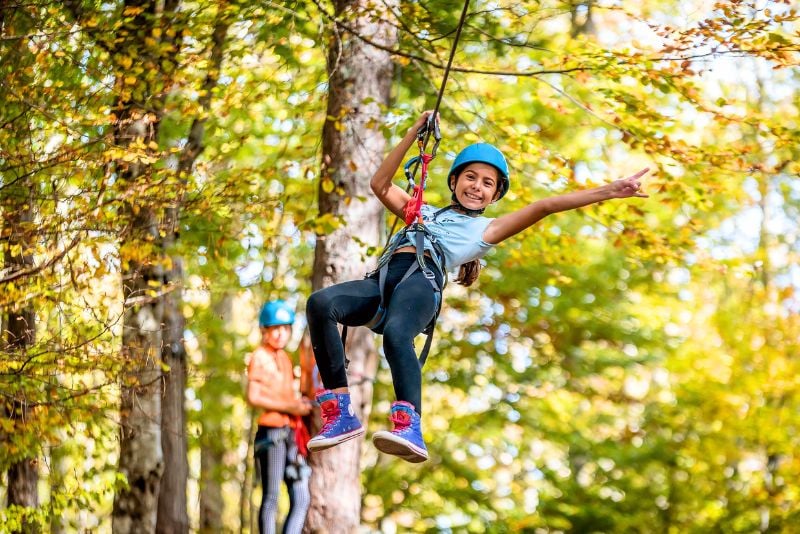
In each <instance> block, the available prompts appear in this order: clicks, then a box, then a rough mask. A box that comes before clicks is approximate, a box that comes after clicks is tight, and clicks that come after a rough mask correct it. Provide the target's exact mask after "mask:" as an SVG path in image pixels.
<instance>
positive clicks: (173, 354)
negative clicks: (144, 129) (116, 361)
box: [156, 2, 230, 534]
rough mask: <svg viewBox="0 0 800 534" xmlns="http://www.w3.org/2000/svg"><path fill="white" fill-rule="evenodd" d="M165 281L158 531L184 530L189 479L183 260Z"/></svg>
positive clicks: (192, 149) (223, 24)
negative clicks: (168, 289)
mask: <svg viewBox="0 0 800 534" xmlns="http://www.w3.org/2000/svg"><path fill="white" fill-rule="evenodd" d="M226 5H227V3H226V2H220V4H219V6H218V10H219V11H218V13H217V19H216V23H215V25H214V32H213V34H212V41H211V51H210V58H211V62H210V65H209V69H208V73H207V74H206V78H205V81H204V86H203V97H202V98H201V99H200V104H201V106H202V107H203V108H207V107H208V106H209V104H210V102H211V95H212V94H213V91H212V90H213V88H214V86H216V85H217V80H218V79H219V71H220V68H221V66H222V59H223V51H224V46H225V36H226V35H227V33H228V26H229V25H230V18H229V14H228V12H227V11H226V10H225V9H226ZM205 117H206V116H205V115H203V117H202V118H196V119H195V120H194V121H193V122H192V125H191V127H190V129H189V135H188V142H187V144H186V146H185V147H184V149H183V151H182V152H181V155H180V158H179V163H178V169H177V171H178V178H179V180H178V183H179V184H180V187H183V186H184V185H185V183H186V179H187V176H188V175H189V173H191V172H192V167H193V166H194V162H195V161H196V160H197V158H198V156H199V155H200V154H201V153H202V152H203V150H204V149H205V145H204V143H203V136H204V132H205V122H206V118H205ZM182 193H183V192H182V191H181V193H180V194H179V195H178V201H177V202H176V203H175V205H174V206H173V207H171V208H169V209H167V210H166V214H165V221H164V226H165V239H164V250H165V251H167V252H169V251H170V250H171V249H172V248H173V247H174V246H175V245H176V244H177V242H178V235H179V222H180V212H181V209H182V207H183V194H182ZM169 264H170V265H171V267H172V268H171V269H170V270H169V271H168V272H167V273H166V277H165V283H166V284H168V285H169V286H171V289H170V291H169V292H168V293H167V295H166V298H165V301H164V336H165V337H164V345H163V350H162V355H161V356H162V358H163V361H164V363H165V364H166V365H167V367H168V369H169V370H168V372H166V373H165V374H164V397H163V399H162V402H163V405H162V426H161V430H162V435H161V440H162V445H163V448H164V461H165V464H164V476H163V478H162V481H161V484H162V489H161V493H160V495H159V499H158V522H157V525H156V531H157V532H159V533H161V534H180V533H186V532H189V516H188V513H187V510H186V487H187V483H188V479H189V462H188V458H187V456H188V447H187V443H186V407H185V404H184V391H185V389H186V376H187V362H186V349H185V346H184V339H183V331H184V329H185V327H186V320H185V318H184V316H183V312H182V311H181V301H182V291H181V289H182V287H183V260H182V259H181V257H180V256H178V255H177V254H174V253H173V254H172V256H171V258H170V262H169Z"/></svg>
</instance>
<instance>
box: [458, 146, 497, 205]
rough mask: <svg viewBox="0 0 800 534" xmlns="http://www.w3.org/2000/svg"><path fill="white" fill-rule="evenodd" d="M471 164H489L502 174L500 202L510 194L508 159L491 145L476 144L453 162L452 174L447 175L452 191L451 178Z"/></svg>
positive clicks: (460, 153)
mask: <svg viewBox="0 0 800 534" xmlns="http://www.w3.org/2000/svg"><path fill="white" fill-rule="evenodd" d="M470 163H488V164H489V165H491V166H492V167H494V168H495V169H497V171H498V172H499V173H500V183H499V184H498V187H499V188H500V189H499V190H500V194H499V195H498V197H497V199H498V200H500V199H501V198H503V196H505V194H506V193H507V192H508V188H509V185H510V184H509V181H508V163H506V158H505V157H504V156H503V153H502V152H500V151H499V150H498V149H497V147H495V146H494V145H490V144H489V143H475V144H474V145H469V146H468V147H467V148H465V149H464V150H462V151H461V152H459V153H458V156H456V159H455V161H453V166H452V167H450V172H449V173H448V174H447V177H448V179H447V185H448V186H449V187H450V191H454V190H453V184H452V183H451V182H450V176H453V175H456V176H458V173H460V172H461V170H462V169H463V168H464V167H465V166H467V165H469V164H470Z"/></svg>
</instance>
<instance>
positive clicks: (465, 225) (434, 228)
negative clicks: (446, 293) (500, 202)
mask: <svg viewBox="0 0 800 534" xmlns="http://www.w3.org/2000/svg"><path fill="white" fill-rule="evenodd" d="M439 209H440V208H437V207H435V206H431V205H429V204H425V205H423V206H422V209H421V213H422V220H423V221H424V222H425V227H426V228H427V229H428V230H429V231H430V233H431V234H433V236H434V237H435V238H436V242H437V243H438V245H439V246H440V247H441V249H442V251H443V252H444V265H443V266H442V267H443V269H442V270H443V271H445V272H446V271H451V270H454V269H456V268H457V267H458V266H460V265H462V264H464V263H467V262H470V261H472V260H474V259H478V258H482V257H483V256H484V254H486V253H487V252H488V251H489V249H491V248H492V247H493V246H494V245H492V244H490V243H487V242H486V241H484V240H483V231H484V230H486V227H487V226H489V223H490V222H492V221H493V220H494V219H490V218H488V217H481V216H478V217H470V216H469V215H464V214H463V213H459V212H458V211H455V210H452V209H450V210H445V211H443V212H442V213H440V214H439V215H437V216H436V218H435V219H434V217H433V215H434V214H435V213H436V212H437V211H439ZM402 236H403V234H402V233H401V232H399V233H397V234H395V235H394V236H393V237H392V239H391V241H390V245H389V246H390V248H391V246H392V244H394V242H395V241H397V240H398V239H402ZM406 236H407V238H406V242H405V243H398V248H399V247H404V246H406V245H415V240H416V232H412V231H409V232H406ZM425 250H427V251H430V253H431V256H432V257H434V258H436V257H437V253H436V249H435V248H434V247H433V244H432V243H431V242H430V239H429V237H428V236H427V235H426V236H425Z"/></svg>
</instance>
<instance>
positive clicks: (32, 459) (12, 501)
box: [2, 180, 39, 532]
mask: <svg viewBox="0 0 800 534" xmlns="http://www.w3.org/2000/svg"><path fill="white" fill-rule="evenodd" d="M3 196H4V198H3V208H4V209H3V212H4V217H5V221H4V224H3V226H4V228H3V232H2V233H3V237H7V239H8V244H9V246H8V248H6V253H5V255H4V258H3V260H4V263H5V268H6V269H7V270H10V271H13V270H15V269H27V268H30V267H31V266H33V255H32V254H31V252H30V246H29V244H28V241H29V240H30V239H31V237H30V236H31V235H33V187H32V186H31V185H30V183H29V182H28V180H22V181H21V182H20V183H19V184H17V185H15V186H12V187H9V188H7V190H6V192H5V194H4V195H3ZM18 246H21V247H22V250H21V252H19V253H14V252H12V251H13V250H14V249H15V248H16V247H18ZM3 326H4V333H5V335H4V338H5V339H4V340H3V343H4V345H5V347H6V350H8V351H9V352H11V353H18V354H19V360H20V361H22V360H24V358H25V354H26V352H27V350H28V348H29V347H30V346H31V345H33V343H34V341H35V337H36V313H35V311H34V310H33V309H31V308H30V307H29V306H23V307H20V308H14V309H11V310H9V311H8V313H7V315H6V317H5V320H4V321H3ZM7 410H8V412H9V416H10V418H11V419H14V420H15V424H19V425H24V424H25V420H26V418H27V414H28V405H27V402H26V401H25V398H24V397H23V398H16V399H14V401H13V402H12V403H11V404H10V405H9V406H8V408H7ZM7 476H8V492H7V498H6V500H7V502H8V505H18V506H23V507H27V508H36V507H37V506H39V493H38V489H37V483H38V481H39V470H38V461H37V458H36V456H26V457H23V458H22V459H20V460H18V461H17V462H15V463H13V464H11V466H10V467H9V469H8V472H7ZM22 532H35V527H34V525H32V524H29V523H26V522H23V525H22Z"/></svg>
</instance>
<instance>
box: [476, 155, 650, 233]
mask: <svg viewBox="0 0 800 534" xmlns="http://www.w3.org/2000/svg"><path fill="white" fill-rule="evenodd" d="M649 170H650V168H649V167H648V168H645V169H642V170H641V171H639V172H637V173H636V174H634V175H633V176H629V177H628V178H623V179H621V180H616V181H614V182H611V183H610V184H606V185H601V186H600V187H595V188H593V189H584V190H582V191H573V192H572V193H567V194H565V195H559V196H555V197H550V198H543V199H542V200H537V201H536V202H532V203H531V204H528V205H527V206H525V207H524V208H522V209H520V210H517V211H515V212H513V213H509V214H507V215H502V216H500V217H498V218H497V219H495V220H493V221H492V222H491V223H490V224H489V226H487V227H486V230H485V231H484V232H483V240H484V241H486V242H487V243H493V244H497V243H500V242H501V241H504V240H506V239H508V238H509V237H511V236H513V235H516V234H518V233H519V232H521V231H523V230H525V229H526V228H528V227H530V226H533V225H534V224H536V223H537V222H539V221H540V220H542V219H544V218H545V217H547V216H548V215H552V214H553V213H558V212H560V211H569V210H573V209H576V208H581V207H583V206H588V205H589V204H594V203H596V202H602V201H603V200H611V199H613V198H630V197H641V198H645V197H647V196H648V195H645V194H644V193H641V192H640V191H639V189H640V188H641V186H642V184H641V181H640V180H639V179H640V178H641V177H642V176H643V175H644V174H645V173H646V172H647V171H649Z"/></svg>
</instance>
